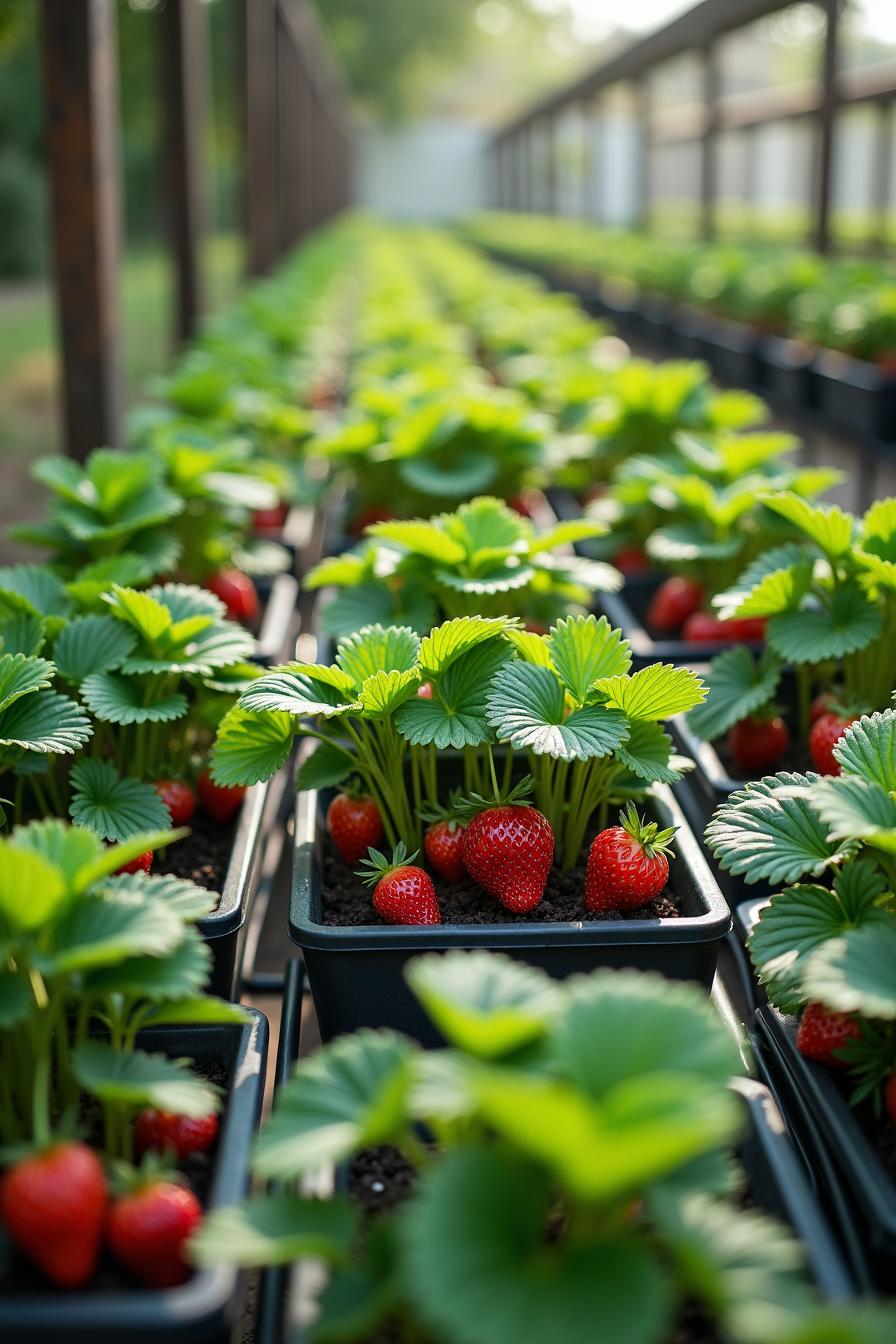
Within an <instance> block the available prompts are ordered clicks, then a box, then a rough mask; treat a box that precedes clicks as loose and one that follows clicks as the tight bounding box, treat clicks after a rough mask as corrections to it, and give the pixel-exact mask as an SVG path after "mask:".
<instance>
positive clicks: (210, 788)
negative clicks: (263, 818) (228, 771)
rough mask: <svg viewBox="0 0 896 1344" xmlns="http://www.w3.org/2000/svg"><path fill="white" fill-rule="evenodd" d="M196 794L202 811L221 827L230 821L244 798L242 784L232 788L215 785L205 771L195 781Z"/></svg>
mask: <svg viewBox="0 0 896 1344" xmlns="http://www.w3.org/2000/svg"><path fill="white" fill-rule="evenodd" d="M196 793H197V796H198V798H199V801H200V803H201V804H202V807H203V809H204V810H205V811H206V812H207V813H208V815H209V816H210V817H211V818H212V820H213V821H217V822H218V823H219V824H220V825H221V826H226V825H227V823H228V821H232V819H233V818H234V817H235V816H236V814H237V812H238V811H239V809H240V803H241V802H242V801H243V799H244V798H245V796H246V790H245V788H244V787H243V785H242V784H234V785H233V786H232V787H228V786H227V785H224V784H216V783H215V781H214V780H213V779H212V777H211V775H210V774H209V773H208V771H207V770H206V771H204V772H203V774H201V775H200V776H199V778H198V779H197V781H196Z"/></svg>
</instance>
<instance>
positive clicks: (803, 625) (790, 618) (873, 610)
mask: <svg viewBox="0 0 896 1344" xmlns="http://www.w3.org/2000/svg"><path fill="white" fill-rule="evenodd" d="M882 630H883V616H882V615H881V612H880V611H879V610H878V608H877V607H876V606H874V605H873V604H872V602H871V601H870V600H869V598H868V596H867V594H866V593H865V592H864V590H863V589H862V588H861V587H860V586H859V584H857V583H842V584H839V585H838V586H837V587H836V588H835V589H834V591H833V592H832V593H831V595H830V602H829V605H828V607H827V609H823V608H821V607H810V608H807V609H805V610H802V611H786V612H783V613H782V614H781V615H779V616H773V617H772V618H771V620H770V621H769V623H768V627H767V630H766V639H767V641H768V644H769V646H770V647H771V648H773V649H774V650H775V651H776V652H777V653H779V654H780V655H781V657H782V658H786V659H789V660H790V661H791V662H794V663H819V662H822V661H823V660H824V659H825V658H842V657H844V656H845V655H846V654H849V653H857V652H858V650H859V649H864V648H867V646H868V645H869V644H871V643H872V642H873V641H874V640H875V639H877V637H878V636H879V635H880V633H881V631H882Z"/></svg>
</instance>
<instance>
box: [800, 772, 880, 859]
mask: <svg viewBox="0 0 896 1344" xmlns="http://www.w3.org/2000/svg"><path fill="white" fill-rule="evenodd" d="M809 798H810V800H811V803H812V805H813V807H814V808H815V809H816V811H817V812H818V815H819V816H820V817H821V819H822V821H823V822H825V823H826V824H827V827H828V839H830V840H864V842H865V843H866V844H868V845H871V846H872V847H873V848H874V849H882V850H885V851H886V852H888V853H890V854H896V801H894V800H893V797H892V795H891V794H889V793H886V792H885V791H884V790H883V789H882V788H881V787H880V785H879V784H875V783H873V782H872V781H871V780H869V779H861V778H858V777H857V776H855V775H853V776H850V775H842V776H840V777H838V778H831V779H820V780H819V781H818V783H817V784H813V786H812V788H811V789H810V790H809Z"/></svg>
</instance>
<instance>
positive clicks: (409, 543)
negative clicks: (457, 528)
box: [365, 518, 466, 565]
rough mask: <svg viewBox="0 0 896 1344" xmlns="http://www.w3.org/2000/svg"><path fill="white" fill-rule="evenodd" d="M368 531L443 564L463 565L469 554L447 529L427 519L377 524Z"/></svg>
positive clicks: (411, 552)
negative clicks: (448, 533)
mask: <svg viewBox="0 0 896 1344" xmlns="http://www.w3.org/2000/svg"><path fill="white" fill-rule="evenodd" d="M365 531H366V533H367V535H368V536H371V537H379V538H380V539H382V540H384V541H391V542H395V543H396V544H397V545H398V546H401V547H402V549H403V550H405V551H407V552H409V553H410V554H412V555H421V556H423V558H424V559H426V560H433V561H435V562H436V563H437V564H440V565H459V564H460V563H461V562H462V561H463V560H464V558H465V556H466V551H465V550H464V548H463V546H461V545H460V544H459V543H458V542H456V541H452V539H451V537H449V536H448V535H447V533H446V532H445V531H444V529H443V528H441V527H439V526H437V525H436V523H434V522H427V521H426V520H425V519H423V518H409V519H406V520H390V521H389V522H387V523H374V524H372V526H370V527H368V528H366V529H365Z"/></svg>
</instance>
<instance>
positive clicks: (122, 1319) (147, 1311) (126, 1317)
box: [0, 1008, 268, 1344]
mask: <svg viewBox="0 0 896 1344" xmlns="http://www.w3.org/2000/svg"><path fill="white" fill-rule="evenodd" d="M245 1012H246V1014H247V1017H248V1021H247V1022H245V1023H244V1024H242V1025H241V1024H239V1023H234V1024H232V1025H231V1024H229V1023H228V1024H222V1023H197V1024H196V1025H195V1026H187V1027H181V1026H179V1027H155V1028H153V1029H152V1030H150V1031H146V1032H145V1033H141V1034H140V1036H139V1037H138V1041H139V1042H140V1043H142V1044H146V1045H151V1046H154V1047H155V1048H156V1049H157V1050H160V1049H162V1048H163V1046H164V1040H165V1038H166V1037H168V1038H169V1039H171V1038H173V1046H172V1053H175V1054H176V1055H177V1056H181V1055H183V1054H184V1053H185V1046H184V1045H183V1044H181V1042H180V1039H179V1038H180V1037H182V1036H184V1035H185V1034H187V1033H189V1034H190V1036H191V1037H201V1036H204V1037H206V1038H207V1039H214V1037H215V1036H219V1035H220V1034H221V1033H222V1032H227V1033H238V1043H237V1047H236V1050H235V1051H234V1055H235V1063H234V1068H233V1074H232V1077H231V1079H230V1087H229V1089H228V1095H227V1111H226V1114H225V1117H224V1123H223V1124H222V1126H221V1133H220V1138H219V1140H218V1151H217V1156H216V1160H215V1174H214V1178H213V1180H212V1184H211V1189H210V1191H209V1198H208V1202H207V1205H206V1208H207V1209H208V1210H210V1209H214V1208H221V1207H223V1206H225V1205H227V1204H235V1203H236V1202H237V1201H238V1200H239V1199H241V1198H242V1196H243V1195H244V1194H245V1191H246V1189H247V1187H248V1183H249V1168H248V1154H249V1145H250V1142H251V1139H252V1135H253V1134H254V1132H255V1129H256V1127H257V1125H258V1120H259V1117H260V1115H261V1104H262V1097H263V1093H264V1067H265V1059H266V1056H267V1044H268V1021H267V1018H266V1017H265V1016H264V1014H263V1013H260V1012H258V1011H257V1010H256V1009H254V1008H247V1009H245ZM186 1048H187V1049H189V1046H187V1047H186ZM254 1080H257V1081H254ZM238 1277H239V1271H238V1270H237V1269H236V1268H234V1267H232V1266H227V1265H219V1266H217V1267H216V1268H214V1269H201V1270H197V1272H196V1273H195V1274H194V1275H193V1277H192V1278H191V1279H190V1280H189V1282H187V1283H185V1284H182V1285H181V1286H180V1287H177V1288H165V1289H159V1288H133V1289H129V1290H128V1291H126V1292H111V1293H106V1292H103V1293H92V1292H91V1291H90V1290H89V1289H86V1290H84V1291H83V1292H79V1293H58V1294H52V1295H51V1294H50V1293H49V1292H43V1293H41V1294H40V1295H39V1296H34V1297H31V1296H29V1297H22V1298H15V1297H10V1298H6V1299H0V1330H2V1334H3V1337H4V1338H5V1339H6V1338H8V1339H10V1340H12V1339H14V1338H21V1339H28V1338H30V1337H31V1336H33V1335H34V1336H37V1337H39V1338H42V1339H46V1340H49V1339H55V1338H57V1337H58V1338H59V1339H62V1340H64V1339H65V1338H67V1337H69V1336H71V1335H74V1334H75V1332H77V1334H78V1336H79V1337H83V1338H86V1337H87V1336H88V1335H89V1334H90V1333H91V1332H94V1331H95V1332H97V1333H98V1334H100V1337H101V1338H103V1339H108V1340H111V1339H113V1338H114V1339H116V1340H120V1339H124V1338H126V1337H127V1336H128V1335H134V1336H135V1337H136V1338H138V1339H141V1340H142V1339H146V1338H148V1336H149V1334H150V1332H155V1334H154V1337H159V1338H161V1337H162V1335H165V1336H169V1335H170V1336H171V1337H173V1338H174V1339H175V1340H184V1341H186V1340H188V1339H189V1340H190V1341H193V1340H195V1341H197V1344H199V1341H201V1340H204V1339H208V1338H210V1337H214V1335H216V1334H217V1333H218V1331H219V1329H220V1328H221V1325H222V1324H223V1318H224V1316H225V1314H226V1312H227V1311H228V1309H229V1306H230V1303H231V1299H232V1298H233V1296H234V1293H235V1289H236V1282H237V1279H238ZM113 1330H117V1331H119V1332H120V1333H118V1334H116V1335H113V1334H112V1333H111V1332H112V1331H113ZM14 1331H19V1332H21V1333H20V1334H13V1332H14Z"/></svg>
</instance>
